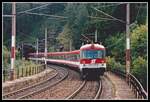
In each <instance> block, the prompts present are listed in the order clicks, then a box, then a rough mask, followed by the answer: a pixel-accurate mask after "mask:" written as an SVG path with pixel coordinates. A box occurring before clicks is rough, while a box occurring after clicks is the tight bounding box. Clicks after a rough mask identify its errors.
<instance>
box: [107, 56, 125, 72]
mask: <svg viewBox="0 0 150 102" xmlns="http://www.w3.org/2000/svg"><path fill="white" fill-rule="evenodd" d="M106 61H107V62H106V63H107V69H108V70H109V69H111V70H113V69H118V70H121V71H123V72H124V71H125V66H124V65H121V64H120V62H116V60H115V58H114V57H110V56H108V57H106Z"/></svg>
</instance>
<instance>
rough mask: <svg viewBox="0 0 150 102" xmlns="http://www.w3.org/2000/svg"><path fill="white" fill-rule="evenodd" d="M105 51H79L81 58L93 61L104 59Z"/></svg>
mask: <svg viewBox="0 0 150 102" xmlns="http://www.w3.org/2000/svg"><path fill="white" fill-rule="evenodd" d="M104 57H105V50H85V51H81V58H87V59H95V58H104Z"/></svg>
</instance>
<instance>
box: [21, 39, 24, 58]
mask: <svg viewBox="0 0 150 102" xmlns="http://www.w3.org/2000/svg"><path fill="white" fill-rule="evenodd" d="M23 50H24V49H23V42H22V43H21V59H22V60H23Z"/></svg>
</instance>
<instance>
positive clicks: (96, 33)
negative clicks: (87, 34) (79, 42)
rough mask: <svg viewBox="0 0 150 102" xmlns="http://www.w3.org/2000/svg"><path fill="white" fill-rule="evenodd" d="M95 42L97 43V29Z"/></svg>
mask: <svg viewBox="0 0 150 102" xmlns="http://www.w3.org/2000/svg"><path fill="white" fill-rule="evenodd" d="M95 42H97V29H96V31H95Z"/></svg>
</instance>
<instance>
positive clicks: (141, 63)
mask: <svg viewBox="0 0 150 102" xmlns="http://www.w3.org/2000/svg"><path fill="white" fill-rule="evenodd" d="M132 67H133V69H132V70H131V72H132V74H133V75H135V76H136V78H137V79H138V80H139V81H140V82H141V83H142V85H143V86H144V88H145V89H146V88H147V74H148V73H147V61H146V59H144V58H143V57H141V56H138V58H137V59H135V60H134V61H133V65H132Z"/></svg>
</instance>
